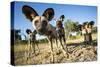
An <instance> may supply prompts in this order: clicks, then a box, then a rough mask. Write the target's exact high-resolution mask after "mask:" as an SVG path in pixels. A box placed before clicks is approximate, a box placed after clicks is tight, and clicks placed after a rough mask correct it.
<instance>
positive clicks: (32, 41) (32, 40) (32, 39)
mask: <svg viewBox="0 0 100 67" xmlns="http://www.w3.org/2000/svg"><path fill="white" fill-rule="evenodd" d="M26 33H27V34H28V45H29V51H32V52H33V51H34V54H36V51H35V50H36V48H35V47H36V46H37V48H38V50H39V52H40V49H39V46H38V43H37V40H36V34H37V33H36V31H35V30H34V32H32V31H31V30H30V29H27V30H26Z"/></svg>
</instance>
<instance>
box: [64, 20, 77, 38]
mask: <svg viewBox="0 0 100 67" xmlns="http://www.w3.org/2000/svg"><path fill="white" fill-rule="evenodd" d="M78 25H79V23H78V22H74V21H72V20H70V19H68V20H67V21H66V22H65V23H64V28H65V34H66V36H67V37H69V34H70V32H75V31H77V32H78V31H79V26H78Z"/></svg>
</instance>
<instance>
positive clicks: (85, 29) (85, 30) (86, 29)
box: [81, 21, 94, 44]
mask: <svg viewBox="0 0 100 67" xmlns="http://www.w3.org/2000/svg"><path fill="white" fill-rule="evenodd" d="M93 25H94V22H93V21H91V22H85V23H83V25H81V31H82V34H83V35H84V42H85V43H86V44H91V43H92V28H93Z"/></svg>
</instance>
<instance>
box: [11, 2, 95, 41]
mask: <svg viewBox="0 0 100 67" xmlns="http://www.w3.org/2000/svg"><path fill="white" fill-rule="evenodd" d="M23 5H28V6H31V7H32V8H34V9H35V10H36V12H37V13H38V14H39V15H40V16H41V15H42V14H43V12H44V11H45V10H46V9H47V8H53V9H54V12H55V15H54V19H56V20H57V19H58V18H59V17H60V16H61V15H65V20H64V21H67V20H68V19H71V20H73V21H78V22H79V23H80V24H82V23H83V22H85V21H91V20H92V21H95V24H97V7H96V6H82V5H71V4H70V5H69V4H49V3H36V2H18V1H17V2H15V4H14V22H12V23H14V28H15V29H21V34H25V35H27V34H26V29H31V30H32V31H33V30H34V28H33V27H32V23H31V22H30V21H29V20H28V19H26V17H25V16H24V15H23V13H22V6H23ZM11 13H13V12H11ZM54 19H53V20H52V21H50V22H49V23H50V24H52V25H53V26H55V25H56V21H55V20H54ZM22 38H23V39H24V37H22ZM39 38H40V39H41V38H44V36H39V35H37V39H39Z"/></svg>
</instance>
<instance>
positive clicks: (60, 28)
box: [56, 15, 66, 45]
mask: <svg viewBox="0 0 100 67" xmlns="http://www.w3.org/2000/svg"><path fill="white" fill-rule="evenodd" d="M64 18H65V16H64V15H61V16H60V18H59V19H58V20H57V21H56V31H57V35H58V38H59V41H60V44H61V45H63V44H62V41H63V42H64V44H66V40H65V32H64V27H63V21H64Z"/></svg>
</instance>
